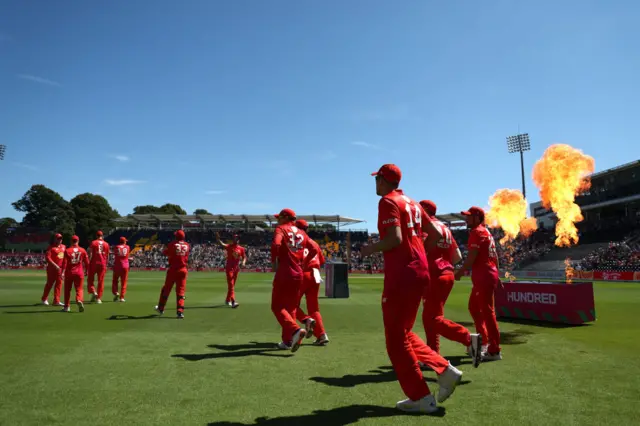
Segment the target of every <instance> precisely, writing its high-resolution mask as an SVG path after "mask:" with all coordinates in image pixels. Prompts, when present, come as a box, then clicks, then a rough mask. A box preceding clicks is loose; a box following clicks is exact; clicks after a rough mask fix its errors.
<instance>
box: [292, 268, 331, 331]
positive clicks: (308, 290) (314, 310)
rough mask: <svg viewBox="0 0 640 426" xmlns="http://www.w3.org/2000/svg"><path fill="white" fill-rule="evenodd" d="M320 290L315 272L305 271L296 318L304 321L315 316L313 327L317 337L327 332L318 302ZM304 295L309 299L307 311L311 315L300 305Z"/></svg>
mask: <svg viewBox="0 0 640 426" xmlns="http://www.w3.org/2000/svg"><path fill="white" fill-rule="evenodd" d="M319 292H320V284H318V283H316V279H315V278H314V277H313V273H312V272H305V273H304V275H303V278H302V288H301V289H300V295H299V300H298V309H297V310H296V319H297V320H298V321H300V322H304V321H305V320H307V319H308V318H313V319H314V320H315V322H316V325H315V328H314V329H313V335H314V336H316V338H320V336H322V335H323V334H324V333H325V330H324V324H323V323H322V315H320V306H319V304H318V293H319ZM302 296H304V297H305V298H306V299H307V311H308V314H309V315H307V314H305V313H304V311H303V310H302V308H301V307H300V303H301V302H302Z"/></svg>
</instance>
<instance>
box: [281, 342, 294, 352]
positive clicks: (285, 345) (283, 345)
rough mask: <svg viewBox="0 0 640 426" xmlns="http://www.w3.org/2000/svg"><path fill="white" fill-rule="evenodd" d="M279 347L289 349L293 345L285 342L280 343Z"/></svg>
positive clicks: (284, 349)
mask: <svg viewBox="0 0 640 426" xmlns="http://www.w3.org/2000/svg"><path fill="white" fill-rule="evenodd" d="M278 349H282V350H283V351H288V350H290V349H291V346H289V345H287V344H286V343H285V342H280V343H278Z"/></svg>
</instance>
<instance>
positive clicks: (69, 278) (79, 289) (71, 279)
mask: <svg viewBox="0 0 640 426" xmlns="http://www.w3.org/2000/svg"><path fill="white" fill-rule="evenodd" d="M83 286H84V275H72V274H69V273H67V274H66V275H65V276H64V306H65V307H66V308H68V307H69V306H70V305H71V301H70V300H69V299H70V298H71V287H75V288H76V302H84V299H83V297H84V293H83V291H84V289H83Z"/></svg>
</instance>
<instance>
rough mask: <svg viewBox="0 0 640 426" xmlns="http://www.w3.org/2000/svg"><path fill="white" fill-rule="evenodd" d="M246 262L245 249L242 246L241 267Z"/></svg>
mask: <svg viewBox="0 0 640 426" xmlns="http://www.w3.org/2000/svg"><path fill="white" fill-rule="evenodd" d="M246 264H247V250H246V249H245V248H244V247H243V248H242V267H243V268H244V267H245V265H246Z"/></svg>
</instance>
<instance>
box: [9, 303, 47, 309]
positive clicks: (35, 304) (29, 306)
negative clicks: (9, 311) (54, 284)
mask: <svg viewBox="0 0 640 426" xmlns="http://www.w3.org/2000/svg"><path fill="white" fill-rule="evenodd" d="M35 306H43V305H42V303H32V304H30V305H0V309H2V308H33V307H35Z"/></svg>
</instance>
